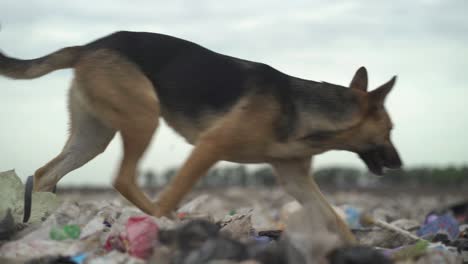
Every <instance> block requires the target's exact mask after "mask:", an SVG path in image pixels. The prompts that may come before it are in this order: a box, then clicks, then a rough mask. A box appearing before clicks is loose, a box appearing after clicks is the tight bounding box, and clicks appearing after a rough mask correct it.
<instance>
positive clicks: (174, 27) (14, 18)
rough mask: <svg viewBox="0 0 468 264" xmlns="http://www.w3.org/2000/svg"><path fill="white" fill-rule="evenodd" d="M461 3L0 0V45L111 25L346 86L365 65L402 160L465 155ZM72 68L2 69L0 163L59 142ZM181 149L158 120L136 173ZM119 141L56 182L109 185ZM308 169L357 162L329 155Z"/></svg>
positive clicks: (30, 45)
mask: <svg viewBox="0 0 468 264" xmlns="http://www.w3.org/2000/svg"><path fill="white" fill-rule="evenodd" d="M467 10H468V1H466V0H460V1H449V0H440V1H438V0H419V1H416V0H415V1H400V0H395V1H373V0H368V1H326V0H322V1H284V0H283V1H271V0H268V1H266V0H265V1H262V0H254V1H243V2H240V1H219V0H210V1H154V0H150V1H141V0H140V1H116V0H100V1H84V0H81V1H55V0H29V1H7V0H2V1H0V23H1V31H0V49H1V50H2V51H3V52H5V53H7V54H8V55H12V56H15V57H20V58H33V57H38V56H42V55H45V54H47V53H50V52H52V51H54V50H56V49H59V48H62V47H65V46H71V45H79V44H85V43H87V42H89V41H92V40H94V39H96V38H99V37H102V36H104V35H107V34H109V33H112V32H114V31H118V30H134V31H151V32H159V33H165V34H169V35H173V36H177V37H181V38H185V39H188V40H191V41H194V42H196V43H199V44H201V45H203V46H205V47H207V48H210V49H212V50H214V51H217V52H221V53H225V54H228V55H231V56H236V57H240V58H244V59H249V60H255V61H261V62H264V63H267V64H270V65H271V66H273V67H275V68H277V69H279V70H281V71H283V72H285V73H288V74H290V75H294V76H297V77H302V78H305V79H311V80H316V81H322V80H323V81H327V82H331V83H336V84H341V85H347V84H348V83H349V82H350V80H351V78H352V76H353V74H354V72H355V70H356V69H357V68H358V67H359V66H361V65H364V66H366V67H367V69H368V71H369V78H370V87H371V88H375V87H377V86H378V85H380V84H382V83H383V82H385V81H387V80H388V79H390V78H391V76H393V75H395V74H397V75H398V77H399V78H398V82H397V84H396V86H395V88H394V89H393V92H392V93H391V95H390V97H389V100H388V101H387V107H388V110H389V112H390V114H391V116H392V118H393V121H394V123H395V129H394V132H393V138H394V141H395V144H396V146H397V147H398V149H399V151H400V153H401V156H402V158H403V161H404V163H405V165H406V166H408V167H413V166H419V165H461V164H465V163H466V162H467V161H468V140H467V139H466V134H467V131H468V111H467V106H466V105H467V103H466V101H467V95H468V92H467V89H468V87H467V84H468V16H467V15H466V12H467ZM70 79H71V71H70V70H63V71H57V72H54V73H52V74H49V75H46V76H44V77H42V78H40V79H35V80H30V81H14V80H8V79H5V78H1V77H0V105H1V107H0V128H1V129H0V171H3V170H8V169H13V168H14V169H16V171H17V173H18V174H19V175H20V176H21V177H22V178H24V177H26V176H27V175H30V174H32V173H33V172H34V171H35V170H36V169H37V168H38V167H40V166H42V165H43V164H45V163H46V162H48V161H49V160H50V159H52V158H53V157H54V156H56V155H57V154H58V153H59V151H60V150H61V148H62V146H63V144H64V142H65V140H66V138H67V129H68V128H67V126H68V125H67V123H68V120H67V119H68V116H67V112H66V93H67V89H68V85H69V82H70ZM189 151H190V145H188V144H187V143H185V142H184V141H183V140H182V139H181V138H180V137H179V136H177V135H175V134H174V133H173V132H172V131H171V130H170V129H169V128H167V127H166V126H165V125H163V126H161V127H160V129H159V131H158V133H157V135H156V136H155V138H154V139H153V143H152V146H151V147H150V149H149V151H148V152H147V154H146V156H145V158H144V160H143V162H142V165H141V167H142V170H145V169H154V170H156V171H161V170H163V169H165V168H167V167H169V166H175V165H180V164H181V163H182V162H183V160H184V159H185V158H186V157H187V155H188V153H189ZM120 155H121V142H120V138H119V137H116V138H115V139H114V141H113V142H112V143H111V145H110V146H109V147H108V149H107V151H106V152H105V153H104V154H102V155H100V156H99V157H97V158H96V159H94V160H93V161H91V162H90V163H88V164H87V165H85V166H84V167H82V168H81V169H78V170H76V171H74V172H72V173H70V174H69V175H67V176H66V177H65V178H64V180H62V181H61V183H62V182H63V183H69V184H71V183H77V184H85V183H95V184H109V183H110V182H111V178H112V177H113V174H114V173H115V171H116V166H117V162H118V161H119V159H120ZM315 165H316V166H317V167H323V166H331V165H350V166H355V167H359V168H364V166H363V164H362V162H361V161H360V160H359V159H358V158H357V157H356V156H355V154H352V153H345V152H329V153H326V154H323V155H320V156H317V157H316V159H315Z"/></svg>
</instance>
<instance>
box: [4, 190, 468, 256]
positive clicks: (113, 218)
mask: <svg viewBox="0 0 468 264" xmlns="http://www.w3.org/2000/svg"><path fill="white" fill-rule="evenodd" d="M146 192H147V193H148V194H149V195H150V196H155V195H157V193H158V190H146ZM324 193H325V195H326V197H327V198H328V200H329V201H330V202H331V203H332V204H334V205H335V206H336V207H337V210H338V211H339V214H341V215H342V216H343V217H344V218H347V217H350V215H349V212H356V211H357V212H359V213H362V212H367V213H369V214H370V215H372V216H373V217H374V218H375V219H380V220H382V221H384V222H386V223H392V224H395V225H397V226H398V227H400V228H402V229H405V230H407V231H409V232H410V233H412V234H414V235H415V234H416V232H417V230H419V229H420V228H421V225H423V223H424V222H425V221H426V216H427V215H428V214H429V213H430V212H433V211H440V212H442V211H444V208H446V207H447V206H450V205H453V204H456V203H460V202H463V201H467V200H468V195H467V194H466V193H463V191H462V190H454V189H446V190H436V189H434V188H432V189H418V188H413V189H409V188H408V189H404V188H399V189H379V190H375V189H374V190H365V189H359V190H357V189H356V190H333V189H330V188H325V190H324ZM57 196H58V197H59V200H60V202H59V203H60V205H59V207H58V209H57V210H55V211H54V212H52V213H50V214H51V215H50V216H48V217H47V219H45V217H44V219H42V220H43V221H44V222H40V223H35V224H29V225H25V226H22V227H21V228H18V229H21V230H19V231H18V232H17V233H16V234H14V236H12V238H11V239H9V240H8V241H0V263H8V262H10V263H176V264H179V263H180V264H193V263H195V264H196V263H245V264H247V263H251V264H252V263H272V264H275V263H278V264H279V263H393V262H395V263H467V262H463V261H464V259H465V261H468V258H467V256H466V254H467V253H468V251H460V248H459V249H458V251H457V248H456V247H453V246H447V245H444V244H442V243H440V242H439V243H438V244H435V243H433V244H432V245H431V246H430V247H427V245H426V246H424V249H421V248H420V247H419V248H418V245H417V246H414V245H415V244H417V241H415V240H412V239H411V238H408V237H405V236H404V235H401V234H398V233H394V232H392V231H389V230H384V229H381V228H379V227H362V226H359V227H356V226H354V227H353V232H354V233H355V234H356V237H357V239H358V241H359V242H360V244H361V245H365V246H369V247H368V248H367V247H364V248H346V247H343V246H342V245H341V242H340V241H339V239H338V238H337V237H336V236H335V235H334V234H333V232H328V231H326V226H325V224H323V223H321V222H320V221H319V220H317V221H316V220H315V219H320V217H319V216H318V217H317V214H316V212H311V211H307V210H306V208H305V207H304V208H301V207H299V206H298V205H297V204H296V203H295V202H294V200H293V199H292V198H291V197H290V196H288V195H286V194H285V193H284V192H283V190H281V189H279V188H274V189H262V188H238V187H233V188H219V189H205V190H194V191H192V192H191V193H190V194H189V195H188V196H187V197H186V198H185V200H184V202H183V203H182V204H181V206H180V207H179V211H178V212H177V214H174V216H173V219H168V218H160V219H156V218H138V217H140V216H142V215H143V214H142V213H141V212H139V211H138V210H137V209H135V208H134V207H133V206H132V205H130V204H128V203H127V202H126V201H125V200H124V199H123V198H121V197H120V196H119V195H118V194H117V192H116V191H114V190H113V189H86V188H82V189H77V188H63V187H62V188H59V190H58V192H57ZM292 215H295V216H292ZM132 217H133V218H132ZM293 218H294V219H293ZM131 219H133V220H135V221H141V222H140V224H142V223H143V222H145V221H146V220H148V219H150V221H149V222H145V224H146V225H142V226H140V227H141V228H143V229H144V230H146V231H143V232H141V230H140V233H139V235H140V236H141V235H142V233H143V236H144V237H143V238H142V237H140V238H136V239H135V238H133V239H134V240H133V242H132V237H131V232H132V230H130V229H131V227H130V222H131V221H132V220H131ZM205 220H206V221H205ZM350 221H351V222H350ZM352 221H353V220H352V219H351V220H350V219H348V223H349V224H350V225H355V224H357V225H359V223H353V222H352ZM207 223H208V224H209V223H213V226H214V227H212V226H209V225H208V226H207V225H206V224H207ZM308 223H311V225H310V226H309V224H308ZM190 224H192V226H190ZM66 225H76V226H78V227H79V228H80V229H81V234H79V237H77V238H68V239H67V238H64V240H60V239H56V238H55V239H52V238H51V233H52V232H51V230H52V229H54V228H55V229H57V228H60V227H63V226H66ZM293 225H294V226H293ZM184 227H185V229H184ZM212 228H215V229H216V230H212ZM219 228H221V229H220V231H218V229H219ZM322 228H323V230H322ZM134 230H135V229H134ZM136 230H138V228H137V229H136ZM150 230H153V231H154V230H156V231H157V232H156V233H155V234H153V235H151V234H150V233H151V232H150ZM194 230H195V231H194ZM324 230H325V231H324ZM136 232H137V233H138V231H136ZM184 232H185V233H184ZM285 234H289V235H285ZM135 236H137V235H135ZM457 236H458V235H457ZM460 237H461V235H460ZM431 240H432V238H431ZM135 241H137V242H135ZM411 245H413V248H411ZM434 245H435V246H434ZM419 246H420V245H419ZM401 248H407V249H408V250H406V251H401V250H400V251H401V252H399V253H396V252H397V251H398V250H399V249H401ZM371 249H378V251H379V255H378V256H374V255H373V254H374V252H373V251H370V250H371ZM467 250H468V249H467ZM60 256H61V257H60ZM382 256H385V257H384V258H383V259H381V257H382ZM222 259H228V260H222ZM347 259H348V260H347ZM28 261H29V262H28ZM67 261H69V262H67ZM352 261H354V262H352ZM356 261H357V262H356ZM359 261H360V262H359ZM386 261H388V262H386Z"/></svg>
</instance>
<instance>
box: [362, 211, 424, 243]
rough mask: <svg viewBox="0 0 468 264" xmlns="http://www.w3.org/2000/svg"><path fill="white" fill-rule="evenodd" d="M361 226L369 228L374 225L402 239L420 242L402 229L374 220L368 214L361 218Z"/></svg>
mask: <svg viewBox="0 0 468 264" xmlns="http://www.w3.org/2000/svg"><path fill="white" fill-rule="evenodd" d="M361 224H362V225H364V226H370V225H376V226H378V227H380V228H384V229H386V230H391V231H393V232H395V233H398V234H400V235H402V236H404V237H407V238H410V239H413V240H415V241H418V240H420V238H419V237H417V236H415V235H413V234H411V233H410V232H408V231H406V230H404V229H402V228H399V227H397V226H395V225H391V224H389V223H386V222H384V221H383V220H380V219H375V218H374V217H372V216H371V215H369V214H363V215H362V216H361Z"/></svg>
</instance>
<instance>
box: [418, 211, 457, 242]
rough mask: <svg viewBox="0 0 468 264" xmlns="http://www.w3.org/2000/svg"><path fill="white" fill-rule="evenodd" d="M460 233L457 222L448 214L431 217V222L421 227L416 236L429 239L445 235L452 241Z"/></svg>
mask: <svg viewBox="0 0 468 264" xmlns="http://www.w3.org/2000/svg"><path fill="white" fill-rule="evenodd" d="M459 233H460V230H459V227H458V221H457V220H456V219H455V218H454V217H453V216H452V215H450V214H445V215H441V216H438V217H431V221H427V223H426V224H424V225H423V226H421V228H420V229H419V230H418V232H417V235H418V236H420V237H422V238H425V239H431V238H432V237H434V236H435V235H437V234H446V235H447V236H448V238H449V239H450V240H454V239H456V238H457V237H458V234H459Z"/></svg>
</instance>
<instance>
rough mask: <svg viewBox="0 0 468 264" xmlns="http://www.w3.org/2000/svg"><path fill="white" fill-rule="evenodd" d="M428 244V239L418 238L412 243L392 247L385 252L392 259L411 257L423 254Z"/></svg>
mask: <svg viewBox="0 0 468 264" xmlns="http://www.w3.org/2000/svg"><path fill="white" fill-rule="evenodd" d="M429 245H430V243H429V242H428V241H425V240H419V241H418V242H416V243H415V244H413V245H409V246H404V247H400V248H396V249H392V250H389V251H387V252H386V253H385V254H386V255H387V256H389V257H391V258H392V259H394V260H404V259H413V258H416V257H419V256H422V255H424V254H425V253H426V249H427V248H428V247H429Z"/></svg>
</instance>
